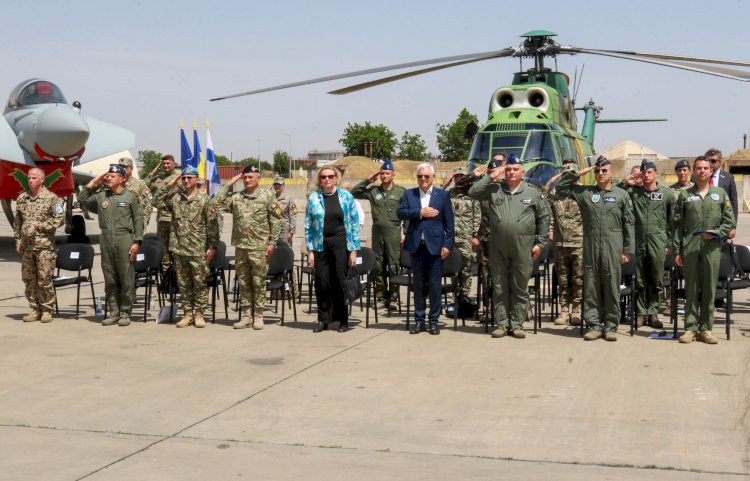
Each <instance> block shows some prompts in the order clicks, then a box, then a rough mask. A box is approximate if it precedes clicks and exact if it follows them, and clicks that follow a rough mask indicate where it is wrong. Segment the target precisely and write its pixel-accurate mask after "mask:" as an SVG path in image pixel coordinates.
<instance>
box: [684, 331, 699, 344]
mask: <svg viewBox="0 0 750 481" xmlns="http://www.w3.org/2000/svg"><path fill="white" fill-rule="evenodd" d="M696 334H697V333H696V332H695V331H685V334H683V335H681V336H680V342H681V343H682V344H690V343H691V342H693V341H694V340H695V335H696Z"/></svg>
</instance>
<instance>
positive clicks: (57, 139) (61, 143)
mask: <svg viewBox="0 0 750 481" xmlns="http://www.w3.org/2000/svg"><path fill="white" fill-rule="evenodd" d="M34 130H35V133H36V143H37V144H38V145H39V147H40V148H41V149H42V150H43V151H44V152H46V153H47V154H50V155H54V156H55V157H66V156H69V155H73V154H75V153H77V152H79V151H80V150H81V149H82V148H83V147H84V145H86V141H87V140H88V139H89V126H88V124H87V123H86V121H85V120H84V119H83V117H82V116H81V114H80V113H79V112H77V111H75V110H73V109H72V108H71V107H70V106H68V105H57V106H55V107H50V108H48V109H46V110H45V111H43V112H42V113H41V114H40V115H39V117H38V118H37V120H36V125H35V126H34Z"/></svg>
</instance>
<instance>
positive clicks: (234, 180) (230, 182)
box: [227, 174, 242, 187]
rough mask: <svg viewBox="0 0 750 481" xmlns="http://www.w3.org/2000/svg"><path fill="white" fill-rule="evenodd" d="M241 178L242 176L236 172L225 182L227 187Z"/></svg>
mask: <svg viewBox="0 0 750 481" xmlns="http://www.w3.org/2000/svg"><path fill="white" fill-rule="evenodd" d="M241 178H242V174H237V175H235V176H234V177H232V178H231V179H229V182H227V187H231V186H233V185H234V184H236V183H237V181H238V180H240V179H241Z"/></svg>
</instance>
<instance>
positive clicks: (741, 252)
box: [734, 244, 750, 274]
mask: <svg viewBox="0 0 750 481" xmlns="http://www.w3.org/2000/svg"><path fill="white" fill-rule="evenodd" d="M734 249H735V258H736V262H737V266H736V267H738V268H739V269H740V270H741V271H742V272H744V273H745V274H750V248H748V247H747V246H743V245H739V244H735V245H734Z"/></svg>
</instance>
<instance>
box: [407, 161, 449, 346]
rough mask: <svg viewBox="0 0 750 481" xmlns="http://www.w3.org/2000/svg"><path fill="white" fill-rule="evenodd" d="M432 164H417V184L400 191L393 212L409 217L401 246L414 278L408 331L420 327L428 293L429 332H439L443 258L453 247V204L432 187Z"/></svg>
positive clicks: (421, 327)
mask: <svg viewBox="0 0 750 481" xmlns="http://www.w3.org/2000/svg"><path fill="white" fill-rule="evenodd" d="M434 181H435V168H434V167H433V166H432V164H419V165H418V166H417V184H419V187H417V188H415V189H408V190H407V191H406V192H404V197H403V199H402V200H401V206H400V207H399V208H398V211H397V214H398V217H399V219H404V220H408V221H409V228H408V229H407V230H406V239H405V241H404V249H406V250H407V251H409V253H410V254H411V259H412V273H413V282H414V320H415V322H414V328H413V329H412V330H411V332H410V334H419V332H420V331H423V330H424V327H425V326H424V320H425V310H426V305H427V302H426V298H427V295H428V293H429V296H430V317H429V321H430V329H429V332H430V334H432V335H437V334H440V331H439V330H438V326H437V321H438V317H440V298H441V296H440V294H441V287H440V286H441V281H442V273H443V259H445V258H446V257H447V256H448V253H449V252H450V251H451V249H453V208H452V207H451V199H450V195H449V194H448V192H447V191H445V190H443V189H438V188H437V187H433V185H432V183H433V182H434Z"/></svg>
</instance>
